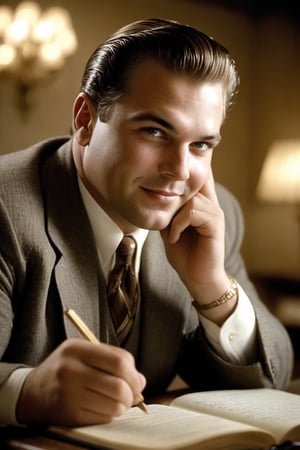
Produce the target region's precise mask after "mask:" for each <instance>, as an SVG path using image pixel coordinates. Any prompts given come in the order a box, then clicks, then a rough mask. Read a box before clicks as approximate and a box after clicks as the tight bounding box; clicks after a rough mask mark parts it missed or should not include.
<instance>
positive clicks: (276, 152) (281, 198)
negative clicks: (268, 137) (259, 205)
mask: <svg viewBox="0 0 300 450" xmlns="http://www.w3.org/2000/svg"><path fill="white" fill-rule="evenodd" d="M257 195H258V197H259V198H260V199H261V200H266V201H271V202H288V203H299V204H300V140H284V141H276V142H275V143H274V144H273V145H272V146H271V148H270V150H269V152H268V154H267V156H266V159H265V162H264V164H263V167H262V171H261V175H260V178H259V181H258V186H257Z"/></svg>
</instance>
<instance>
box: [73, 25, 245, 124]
mask: <svg viewBox="0 0 300 450" xmlns="http://www.w3.org/2000/svg"><path fill="white" fill-rule="evenodd" d="M146 58H153V59H154V60H156V61H157V62H159V63H161V64H162V65H164V66H165V67H166V68H167V69H169V70H171V71H172V72H174V73H177V74H183V75H188V76H190V77H193V78H196V79H199V80H205V81H212V82H221V83H222V84H223V85H224V93H225V104H224V116H225V113H226V111H227V109H228V107H229V106H230V105H231V104H232V102H233V98H234V95H235V93H236V89H237V86H238V83H239V79H238V74H237V71H236V67H235V63H234V60H233V59H232V58H231V56H230V54H229V52H228V50H227V49H226V48H225V47H223V46H222V45H221V44H219V43H218V42H216V41H215V40H214V39H212V38H211V37H209V36H207V35H206V34H204V33H202V32H201V31H198V30H196V29H195V28H193V27H191V26H188V25H183V24H180V23H178V22H175V21H172V20H165V19H145V20H140V21H137V22H134V23H131V24H129V25H127V26H125V27H123V28H121V29H120V30H119V31H117V32H116V33H114V34H113V35H112V36H111V37H109V38H108V39H107V40H106V41H105V42H104V43H103V44H101V45H99V46H98V47H97V49H96V50H95V51H94V53H93V54H92V55H91V57H90V58H89V60H88V62H87V65H86V68H85V72H84V75H83V79H82V85H81V91H82V92H85V93H86V94H88V95H89V97H90V98H91V100H92V102H93V104H94V106H95V108H96V110H97V111H98V113H99V117H100V119H101V120H102V121H104V122H105V121H106V120H108V118H109V115H110V113H111V111H112V108H113V105H114V104H115V103H116V102H117V101H118V99H120V97H121V96H122V95H123V94H124V93H125V92H126V80H127V77H128V76H129V74H130V69H131V68H133V67H134V65H135V64H137V63H138V62H140V61H142V60H143V59H146Z"/></svg>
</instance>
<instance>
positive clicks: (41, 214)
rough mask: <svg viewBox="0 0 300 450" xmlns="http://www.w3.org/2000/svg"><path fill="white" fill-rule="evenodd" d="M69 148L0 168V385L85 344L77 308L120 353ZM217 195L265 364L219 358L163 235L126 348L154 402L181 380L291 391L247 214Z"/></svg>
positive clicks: (29, 154) (23, 155)
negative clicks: (256, 273)
mask: <svg viewBox="0 0 300 450" xmlns="http://www.w3.org/2000/svg"><path fill="white" fill-rule="evenodd" d="M71 145H72V141H71V139H70V138H55V139H51V140H47V141H44V142H42V143H39V144H37V145H35V146H33V147H31V148H29V149H26V150H23V151H20V152H16V153H13V154H11V155H4V156H2V157H1V158H0V236H1V238H0V359H1V362H0V385H1V383H2V382H3V381H4V380H5V379H6V378H7V377H8V376H9V374H10V373H11V372H12V371H13V370H15V369H16V368H17V367H23V366H35V365H37V364H39V363H40V362H41V361H42V360H43V359H44V358H45V357H46V356H47V355H48V354H49V353H50V352H51V351H52V350H53V349H54V348H55V347H56V346H57V345H58V344H59V343H60V342H62V341H63V340H64V339H66V338H68V337H71V336H77V332H76V330H75V329H74V327H73V326H72V324H70V323H68V321H66V319H65V317H64V314H63V311H64V309H65V308H74V309H75V310H76V311H77V312H78V313H79V315H80V316H81V317H82V319H83V320H84V321H85V322H86V323H87V325H88V326H89V327H90V328H91V329H92V330H93V332H94V333H95V334H96V335H97V336H98V337H99V339H100V340H101V341H103V342H107V343H110V344H115V345H117V340H116V336H115V332H114V329H113V326H112V323H111V319H110V315H109V311H108V305H107V298H106V289H105V281H104V277H103V274H102V271H101V267H99V262H98V258H97V254H96V249H95V244H94V240H93V234H92V230H91V227H90V224H89V220H88V217H87V214H86V211H85V209H84V206H83V203H82V199H81V196H80V192H79V188H78V182H77V175H76V170H75V167H74V163H73V159H72V151H71ZM217 192H218V197H219V200H220V204H221V206H222V208H223V210H224V212H225V217H226V270H227V271H228V272H229V273H231V274H232V275H233V276H234V277H235V278H236V279H237V280H238V282H239V283H240V285H241V286H242V287H243V288H244V290H245V291H246V293H247V294H248V296H249V298H250V299H251V301H252V304H253V306H254V309H255V313H256V317H257V324H258V336H257V355H258V359H257V361H256V362H254V363H253V364H251V365H249V366H243V365H235V364H232V363H230V362H227V361H224V360H223V359H222V358H221V357H220V356H219V355H218V354H216V353H215V351H214V350H213V349H212V347H211V346H210V344H209V342H208V341H207V339H206V337H205V333H204V331H203V329H202V327H201V325H200V324H199V320H198V316H197V314H196V312H195V311H194V309H193V307H192V306H191V300H190V296H189V294H188V292H187V290H186V288H185V286H184V285H183V284H182V282H181V281H180V279H179V276H178V275H177V273H176V272H175V271H174V270H173V268H172V267H171V266H170V264H169V263H168V261H167V259H166V256H165V252H164V246H163V242H162V240H161V237H160V234H159V232H150V233H149V235H148V237H147V239H146V242H145V245H144V248H143V252H142V259H141V269H140V286H141V308H140V313H139V315H138V318H137V320H136V323H135V325H134V329H133V330H132V333H131V336H130V339H129V341H128V344H127V345H126V348H128V350H130V351H131V352H132V353H133V354H134V356H135V358H136V364H137V367H138V369H139V370H140V371H141V372H143V373H144V374H145V376H146V378H147V391H148V393H159V392H161V391H163V390H164V389H165V388H166V387H167V386H168V384H169V383H170V381H171V380H172V378H173V377H174V375H175V374H176V373H179V374H180V375H181V376H182V377H183V378H184V379H185V380H186V382H187V383H189V384H190V385H191V386H192V387H193V388H194V389H197V390H202V389H219V388H220V389H221V388H222V389H223V388H238V387H239V388H243V387H245V388H246V387H247V388H249V387H263V386H268V387H277V388H285V387H286V386H287V383H288V381H289V378H290V374H291V365H292V351H291V345H290V341H289V338H288V336H287V334H286V332H285V330H284V328H283V327H282V326H281V325H280V323H279V322H278V321H277V320H276V319H275V318H274V317H273V316H272V315H271V314H270V313H269V311H268V310H267V309H266V308H265V306H264V305H263V303H262V302H261V301H260V300H259V298H258V296H257V293H256V291H255V289H254V287H253V285H252V284H251V282H250V281H249V279H248V276H247V273H246V270H245V267H244V263H243V260H242V258H241V255H240V244H241V240H242V236H243V220H242V216H241V212H240V209H239V206H238V204H237V202H236V200H235V199H234V197H233V196H232V195H231V194H230V193H229V192H228V191H227V190H225V189H224V188H223V187H221V186H219V185H218V186H217Z"/></svg>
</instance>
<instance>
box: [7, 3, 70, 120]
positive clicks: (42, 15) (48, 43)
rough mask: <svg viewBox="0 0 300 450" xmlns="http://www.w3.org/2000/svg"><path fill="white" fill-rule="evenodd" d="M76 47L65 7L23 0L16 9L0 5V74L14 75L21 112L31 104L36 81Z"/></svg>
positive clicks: (57, 66)
mask: <svg viewBox="0 0 300 450" xmlns="http://www.w3.org/2000/svg"><path fill="white" fill-rule="evenodd" d="M76 48H77V38H76V35H75V32H74V29H73V26H72V21H71V18H70V15H69V13H68V11H67V10H66V9H64V8H61V7H51V8H48V9H47V10H45V11H44V12H42V11H41V8H40V6H39V5H38V4H37V3H35V2H22V3H20V4H19V5H18V6H17V8H16V9H15V11H14V12H13V11H12V9H11V8H10V7H8V6H0V76H1V78H7V79H13V80H15V82H16V86H17V95H18V97H17V100H18V104H19V107H20V109H21V111H22V112H26V111H27V110H28V108H29V107H31V106H32V104H33V91H34V88H36V86H37V85H39V84H41V83H42V82H44V81H46V80H49V79H50V78H51V77H52V76H53V74H55V73H56V72H58V71H59V70H60V69H61V68H62V67H63V65H64V63H65V60H66V58H68V57H69V56H71V55H72V54H73V53H74V52H75V50H76Z"/></svg>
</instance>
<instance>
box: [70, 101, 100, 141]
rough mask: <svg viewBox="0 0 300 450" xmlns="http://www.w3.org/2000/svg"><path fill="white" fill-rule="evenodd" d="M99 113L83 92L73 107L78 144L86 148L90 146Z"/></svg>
mask: <svg viewBox="0 0 300 450" xmlns="http://www.w3.org/2000/svg"><path fill="white" fill-rule="evenodd" d="M96 119H97V112H96V110H95V108H94V106H93V104H92V102H91V100H90V98H89V96H88V95H87V94H85V93H84V92H81V93H80V94H79V95H78V96H77V97H76V99H75V102H74V107H73V129H74V134H75V137H76V139H77V141H78V143H79V144H80V145H81V146H83V147H85V146H86V145H88V144H89V142H90V138H91V135H92V132H93V127H94V123H95V120H96Z"/></svg>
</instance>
